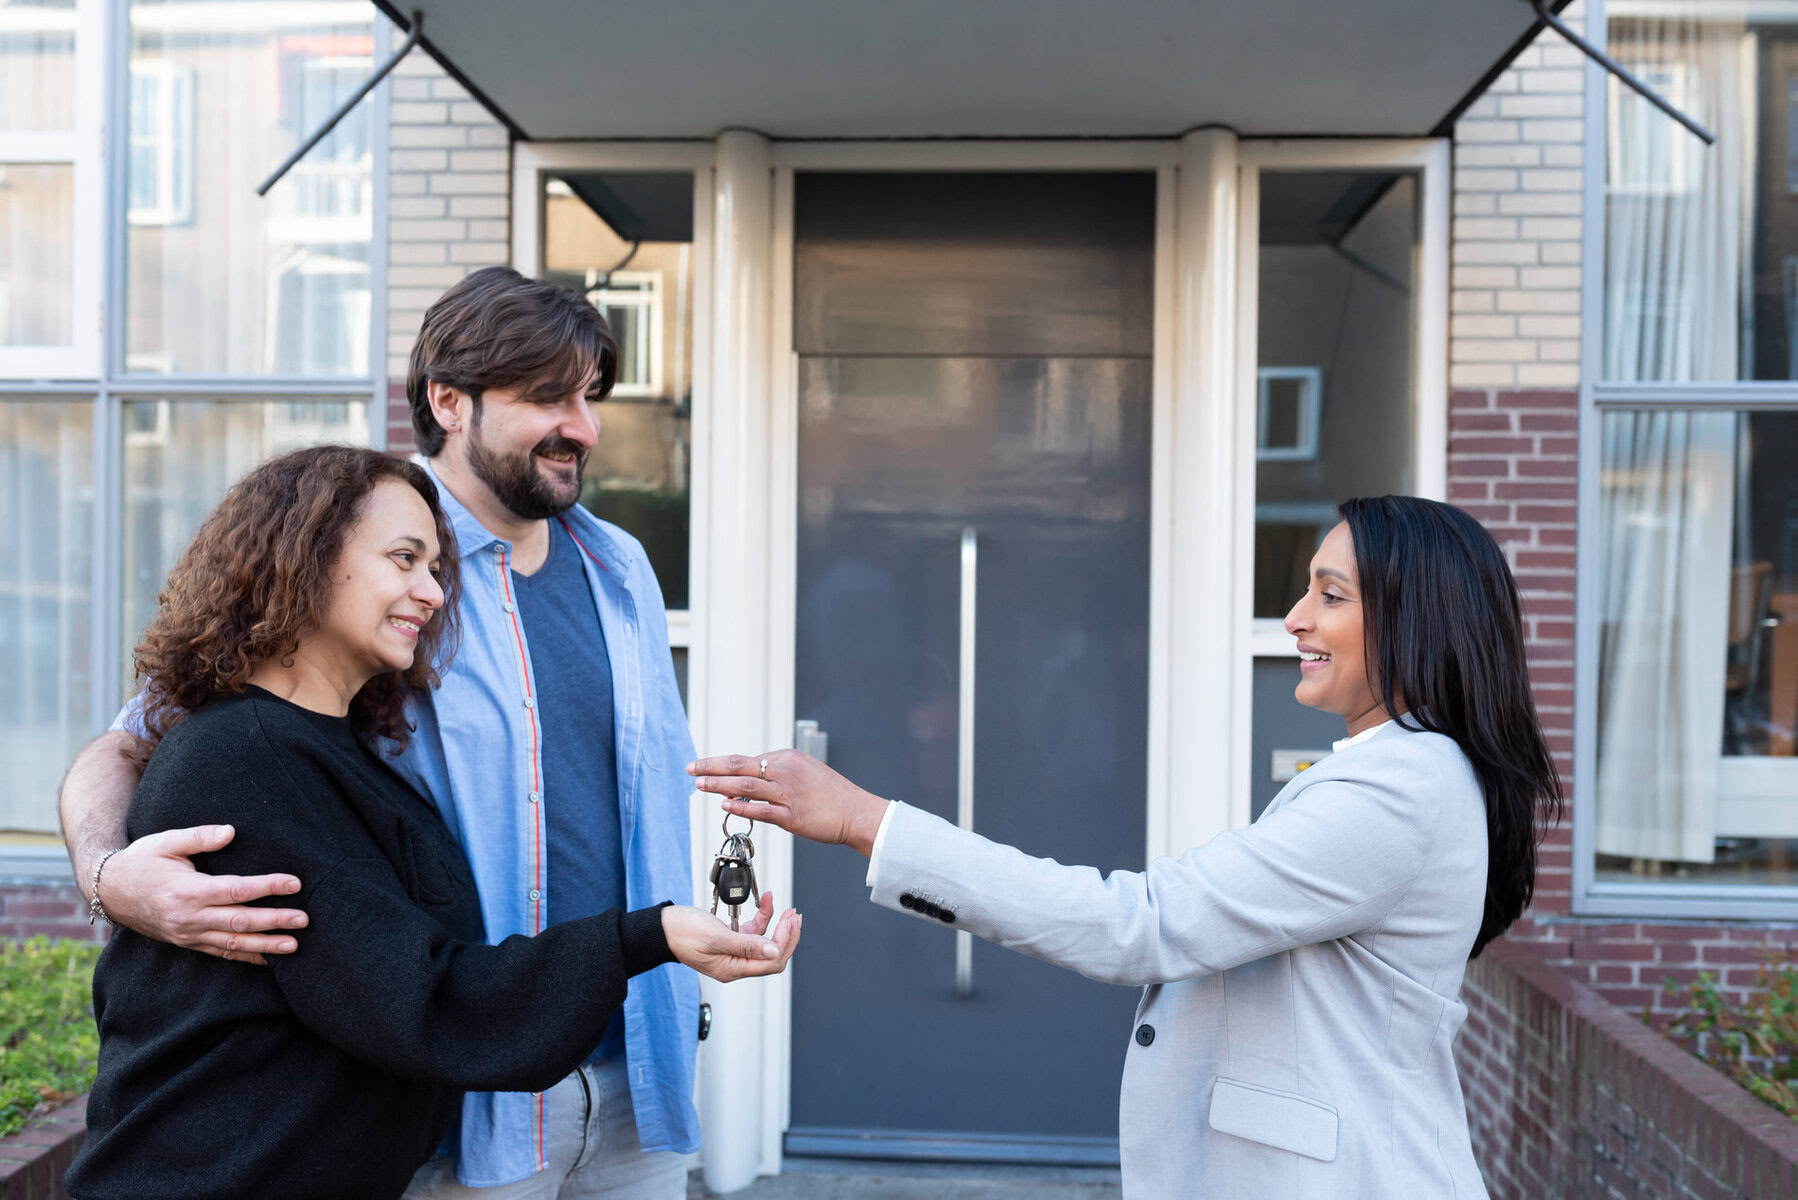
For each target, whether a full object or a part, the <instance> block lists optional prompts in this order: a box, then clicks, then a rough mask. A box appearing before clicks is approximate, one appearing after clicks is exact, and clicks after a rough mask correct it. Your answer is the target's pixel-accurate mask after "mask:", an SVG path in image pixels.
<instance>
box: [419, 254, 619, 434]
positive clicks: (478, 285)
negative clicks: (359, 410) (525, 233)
mask: <svg viewBox="0 0 1798 1200" xmlns="http://www.w3.org/2000/svg"><path fill="white" fill-rule="evenodd" d="M590 372H595V373H597V378H596V379H595V380H594V382H593V386H592V388H591V389H589V391H588V398H589V399H593V400H604V399H605V398H606V397H607V396H609V395H611V393H612V385H613V384H615V383H616V382H617V381H618V343H617V342H616V341H614V340H613V338H612V331H611V330H609V329H607V328H606V319H605V318H604V317H602V316H601V315H600V313H599V310H598V309H596V308H594V307H593V305H592V304H591V303H589V302H588V300H587V298H586V297H585V296H583V295H581V294H580V293H579V292H577V291H574V290H573V289H571V288H565V287H563V286H561V285H560V284H555V283H548V282H546V281H544V280H541V279H527V278H525V277H524V276H523V275H520V274H519V273H518V272H517V271H514V270H513V269H512V268H511V267H483V268H482V269H481V270H479V271H476V272H474V273H473V274H471V275H469V276H467V277H466V278H465V279H463V280H462V281H461V282H460V283H457V284H456V285H455V286H453V287H451V288H450V290H449V291H447V292H445V293H443V295H441V296H439V297H438V298H437V301H436V303H434V304H432V305H431V307H430V308H429V309H428V310H427V311H426V312H425V319H424V324H423V325H422V326H421V327H420V328H419V331H418V340H417V341H416V342H414V343H413V344H412V361H411V365H410V367H409V369H408V370H407V372H406V399H407V400H408V401H409V402H410V404H411V406H412V432H413V434H414V435H415V436H416V437H417V439H418V448H419V449H420V450H422V451H424V453H425V454H426V455H427V456H434V455H435V454H436V453H437V452H438V451H440V450H442V449H443V438H444V433H443V426H441V425H439V424H438V423H437V417H436V416H435V415H434V414H433V413H432V412H431V397H430V388H429V386H428V385H429V384H430V382H431V381H432V380H436V381H437V382H438V383H445V384H448V385H449V386H451V387H453V388H456V389H457V390H458V391H462V392H466V393H468V396H469V398H470V399H472V400H473V401H474V403H475V406H476V408H477V409H478V408H479V406H480V403H481V393H482V392H484V391H486V390H487V389H488V388H495V387H512V386H514V385H515V384H521V383H535V382H537V381H539V380H543V381H546V386H544V387H542V388H540V389H538V390H541V391H545V392H549V393H551V394H554V395H564V394H566V393H568V392H570V391H573V390H574V389H575V388H577V387H579V386H580V385H581V383H582V381H583V380H585V379H586V378H587V375H588V374H589V373H590Z"/></svg>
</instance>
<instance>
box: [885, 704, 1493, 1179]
mask: <svg viewBox="0 0 1798 1200" xmlns="http://www.w3.org/2000/svg"><path fill="white" fill-rule="evenodd" d="M871 870H872V873H873V880H872V882H873V888H874V891H873V900H874V902H875V903H877V904H881V905H884V906H885V907H888V908H893V909H897V910H900V911H906V912H909V913H911V914H912V915H913V916H916V917H919V918H920V919H922V920H926V921H930V922H932V923H933V924H938V925H940V926H941V927H942V928H944V929H965V930H967V931H968V932H970V933H973V934H975V935H976V936H978V937H982V938H986V939H988V940H989V941H993V942H997V943H998V944H999V945H1001V946H1007V947H1010V948H1011V949H1013V950H1017V951H1020V952H1022V953H1024V954H1028V955H1031V956H1032V957H1035V958H1040V959H1042V960H1044V961H1045V962H1051V963H1055V964H1057V965H1059V966H1063V967H1067V968H1069V969H1070V970H1074V971H1078V972H1080V973H1081V974H1082V975H1085V976H1088V977H1089V978H1092V979H1097V980H1101V981H1103V982H1107V983H1118V984H1129V985H1147V986H1146V988H1145V990H1144V991H1143V996H1142V1002H1141V1004H1139V1005H1138V1007H1137V1012H1136V1024H1135V1026H1134V1028H1133V1029H1132V1030H1130V1031H1129V1034H1130V1036H1129V1040H1128V1042H1127V1045H1126V1057H1125V1062H1124V1083H1123V1094H1122V1096H1121V1097H1120V1100H1119V1112H1118V1117H1119V1126H1120V1129H1121V1137H1122V1155H1123V1177H1124V1194H1125V1195H1126V1196H1128V1197H1132V1198H1135V1200H1146V1198H1150V1197H1155V1198H1159V1197H1164V1196H1166V1197H1195V1198H1200V1197H1204V1198H1209V1197H1220V1198H1226V1200H1234V1198H1236V1197H1256V1198H1262V1197H1265V1198H1286V1197H1290V1198H1292V1200H1298V1198H1300V1197H1304V1198H1305V1200H1324V1198H1336V1197H1343V1198H1347V1197H1356V1198H1359V1197H1365V1198H1367V1200H1391V1198H1397V1197H1402V1198H1405V1200H1412V1198H1419V1200H1421V1198H1424V1197H1446V1196H1453V1197H1481V1198H1483V1197H1485V1195H1486V1188H1485V1184H1484V1183H1483V1181H1482V1180H1481V1178H1480V1171H1479V1167H1478V1166H1476V1165H1475V1163H1474V1160H1473V1150H1472V1147H1471V1145H1470V1144H1469V1142H1468V1137H1467V1115H1466V1109H1465V1107H1464V1104H1463V1101H1462V1097H1461V1084H1460V1080H1459V1078H1458V1077H1457V1076H1456V1074H1455V1062H1454V1058H1453V1057H1452V1055H1451V1053H1450V1046H1451V1044H1452V1043H1453V1041H1454V1037H1455V1034H1456V1032H1457V1031H1458V1030H1459V1029H1460V1028H1461V1024H1462V1022H1463V1021H1465V1020H1466V1018H1467V1010H1466V1008H1464V1007H1463V1006H1462V1004H1461V1002H1460V1000H1459V998H1458V993H1459V991H1460V988H1461V975H1462V972H1463V970H1464V968H1465V967H1466V964H1467V955H1468V952H1469V951H1470V950H1471V949H1472V947H1473V941H1474V937H1475V935H1476V934H1477V933H1478V932H1479V927H1480V918H1481V912H1482V907H1483V903H1484V894H1485V887H1486V819H1485V806H1484V802H1483V800H1482V796H1481V792H1480V787H1479V784H1478V782H1477V780H1476V779H1475V777H1474V774H1473V768H1472V766H1471V765H1470V764H1469V763H1468V761H1467V759H1466V757H1465V756H1464V755H1463V754H1462V753H1461V750H1460V748H1459V747H1458V746H1456V745H1455V743H1454V742H1453V741H1452V740H1451V739H1449V738H1447V737H1444V736H1442V735H1440V734H1433V733H1415V732H1411V731H1408V730H1404V729H1401V728H1400V727H1399V726H1398V725H1397V724H1396V723H1393V724H1388V725H1387V726H1386V727H1384V728H1383V729H1381V730H1379V731H1378V732H1377V733H1375V734H1374V735H1373V736H1372V737H1370V738H1368V739H1367V740H1366V741H1364V742H1360V743H1357V744H1356V745H1353V746H1350V747H1348V748H1346V749H1344V750H1342V751H1341V752H1339V753H1337V754H1334V755H1331V756H1330V757H1328V758H1326V759H1324V760H1323V761H1322V762H1320V763H1318V764H1317V765H1315V766H1313V767H1311V768H1310V769H1309V770H1306V771H1304V772H1302V773H1301V774H1300V775H1299V776H1298V777H1297V778H1296V779H1294V780H1293V781H1292V782H1291V783H1289V784H1287V785H1286V787H1285V789H1284V790H1282V791H1281V792H1280V794H1279V796H1277V797H1276V798H1275V799H1274V802H1273V803H1272V804H1271V805H1269V806H1268V809H1267V811H1266V812H1265V813H1264V814H1262V816H1261V819H1260V820H1258V821H1256V822H1255V823H1254V824H1253V825H1251V826H1250V827H1249V828H1247V829H1243V830H1238V831H1234V832H1231V833H1225V834H1221V835H1219V836H1218V837H1215V838H1213V839H1211V840H1210V841H1209V842H1206V843H1205V844H1204V845H1203V846H1200V847H1198V848H1197V849H1194V850H1189V851H1187V852H1186V853H1185V854H1184V855H1182V856H1181V857H1180V858H1177V859H1174V858H1163V859H1158V860H1156V861H1155V862H1154V863H1152V864H1150V866H1149V868H1148V870H1147V871H1144V872H1141V873H1137V872H1134V871H1114V872H1112V873H1111V874H1110V875H1108V876H1101V875H1100V874H1099V872H1098V871H1096V870H1094V869H1092V868H1091V867H1068V866H1062V865H1061V864H1060V863H1057V862H1055V861H1053V860H1051V859H1043V858H1031V857H1029V856H1027V855H1025V854H1022V853H1020V852H1019V851H1017V850H1014V849H1012V848H1010V847H1009V846H1000V845H997V844H995V843H993V842H989V841H987V840H986V839H984V838H981V837H979V836H977V835H974V834H971V833H965V832H963V831H961V830H960V829H957V828H956V827H955V826H953V825H950V824H949V823H947V822H946V821H943V820H940V819H939V818H937V817H934V816H931V815H930V814H928V813H925V812H922V811H920V810H918V809H915V808H911V807H908V806H906V805H903V804H896V805H894V806H892V809H891V811H890V814H889V817H888V820H887V823H886V828H885V830H884V831H883V833H882V835H881V840H880V844H879V847H878V850H877V853H876V857H875V862H874V863H873V864H872V867H871ZM1045 897H1053V898H1054V900H1053V903H1052V904H1048V905H1045V902H1044V900H1045Z"/></svg>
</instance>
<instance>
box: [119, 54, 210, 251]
mask: <svg viewBox="0 0 1798 1200" xmlns="http://www.w3.org/2000/svg"><path fill="white" fill-rule="evenodd" d="M140 80H143V81H154V82H155V88H156V104H155V112H154V115H155V132H154V133H153V134H152V135H151V138H152V141H151V143H150V144H151V146H152V147H153V149H154V150H155V157H156V173H155V183H156V202H155V203H154V204H145V205H131V204H130V200H129V197H130V194H131V181H130V179H129V178H127V180H126V183H125V194H126V197H127V201H126V203H127V209H126V217H125V219H126V220H127V221H128V222H129V223H130V224H132V225H185V224H187V223H188V222H190V221H192V220H193V219H194V73H193V68H192V67H187V66H183V65H181V64H180V63H174V62H170V61H168V60H167V59H160V58H152V59H146V60H144V61H142V62H134V63H132V64H131V79H130V84H131V86H132V87H133V88H135V87H136V86H137V84H138V82H139V81H140ZM137 140H138V138H137V135H136V134H135V133H133V132H132V131H131V129H129V128H127V129H126V130H125V161H124V162H123V163H122V164H120V169H121V170H124V171H125V172H126V173H127V176H129V172H130V169H131V157H132V152H133V151H134V150H135V148H136V147H135V143H136V142H137Z"/></svg>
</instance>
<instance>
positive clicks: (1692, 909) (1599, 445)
mask: <svg viewBox="0 0 1798 1200" xmlns="http://www.w3.org/2000/svg"><path fill="white" fill-rule="evenodd" d="M1616 7H1617V8H1618V9H1619V10H1621V9H1623V8H1624V7H1626V5H1625V4H1623V3H1619V4H1617V5H1616ZM1630 7H1635V6H1630ZM1605 9H1606V4H1605V0H1587V4H1586V28H1587V36H1588V37H1590V38H1592V39H1593V40H1594V41H1595V43H1596V44H1598V45H1600V46H1604V45H1607V44H1608V41H1609V38H1608V31H1607V27H1606V20H1605V16H1606V14H1605ZM1585 70H1586V96H1585V102H1586V114H1585V136H1586V140H1585V146H1586V153H1585V166H1584V170H1585V178H1584V192H1585V194H1584V199H1583V207H1584V210H1585V212H1586V214H1587V216H1588V219H1587V220H1586V222H1585V228H1584V231H1583V234H1582V245H1581V262H1582V264H1583V270H1582V277H1581V281H1580V283H1581V289H1580V290H1581V296H1580V313H1581V321H1580V341H1581V345H1580V389H1579V395H1580V399H1579V488H1578V497H1579V499H1578V512H1577V522H1578V526H1577V527H1578V529H1579V531H1580V533H1579V544H1578V548H1577V557H1576V560H1575V568H1574V571H1575V577H1576V578H1577V579H1578V580H1580V583H1581V586H1580V587H1579V588H1578V589H1577V592H1576V596H1575V603H1574V707H1573V713H1574V718H1573V795H1572V803H1571V804H1570V805H1569V817H1570V819H1571V820H1572V822H1573V883H1572V896H1571V898H1570V907H1571V909H1572V912H1573V914H1574V915H1575V916H1582V917H1584V916H1592V917H1621V918H1625V919H1629V920H1656V919H1675V920H1678V919H1732V918H1734V919H1753V920H1765V921H1789V920H1793V919H1795V918H1798V886H1778V885H1772V884H1727V883H1722V882H1709V881H1701V882H1692V883H1678V882H1648V881H1644V882H1636V881H1629V882H1624V881H1606V882H1600V881H1599V880H1598V878H1597V875H1598V855H1597V834H1596V828H1595V823H1596V819H1597V807H1598V806H1597V788H1598V634H1599V624H1600V613H1599V597H1598V588H1597V586H1596V582H1595V581H1596V580H1597V579H1598V571H1599V545H1598V540H1599V537H1600V536H1601V531H1600V529H1599V520H1598V518H1599V476H1600V467H1601V463H1600V456H1601V455H1602V452H1603V439H1602V429H1601V423H1602V421H1603V417H1604V414H1605V413H1606V412H1607V411H1642V410H1652V409H1656V408H1661V409H1679V410H1686V411H1690V410H1693V409H1704V408H1709V409H1711V410H1713V411H1718V412H1730V413H1747V412H1785V413H1798V381H1792V382H1775V383H1760V382H1753V381H1748V382H1733V383H1732V382H1718V383H1703V384H1690V383H1610V382H1607V381H1605V380H1604V379H1603V378H1602V373H1603V369H1604V324H1605V293H1606V288H1605V227H1606V222H1605V219H1604V218H1605V212H1606V203H1605V201H1606V191H1607V189H1606V182H1605V181H1606V172H1607V169H1608V167H1609V165H1610V147H1609V136H1610V113H1609V108H1608V101H1609V97H1610V96H1611V95H1612V94H1613V93H1612V85H1611V83H1610V80H1609V78H1608V76H1606V74H1605V73H1604V72H1603V70H1601V69H1600V68H1598V67H1597V66H1595V65H1594V64H1591V63H1588V64H1586V68H1585ZM1675 102H1676V103H1677V100H1676V101H1675ZM1674 128H1675V132H1676V133H1677V134H1678V135H1680V136H1684V131H1683V130H1678V129H1677V127H1674ZM1675 182H1678V181H1675ZM1660 190H1661V191H1663V192H1664V191H1671V190H1673V189H1672V188H1671V187H1669V188H1664V189H1660ZM1625 193H1626V194H1642V189H1641V188H1636V187H1632V188H1628V189H1626V190H1625ZM1724 770H1725V771H1726V772H1727V773H1728V775H1729V778H1730V779H1731V780H1733V783H1732V784H1731V785H1730V786H1731V787H1732V790H1734V791H1736V793H1737V794H1738V795H1739V796H1740V797H1741V800H1742V801H1743V803H1744V804H1745V805H1748V806H1754V805H1757V804H1763V803H1764V801H1765V800H1766V799H1767V798H1768V797H1771V796H1774V795H1778V796H1780V797H1781V798H1782V799H1785V798H1789V797H1790V796H1791V795H1792V794H1794V788H1795V787H1798V758H1794V759H1792V760H1790V761H1789V762H1786V761H1781V760H1774V759H1768V758H1764V757H1757V756H1744V757H1741V758H1738V759H1737V760H1736V761H1734V762H1730V761H1729V760H1728V759H1726V760H1725V762H1724Z"/></svg>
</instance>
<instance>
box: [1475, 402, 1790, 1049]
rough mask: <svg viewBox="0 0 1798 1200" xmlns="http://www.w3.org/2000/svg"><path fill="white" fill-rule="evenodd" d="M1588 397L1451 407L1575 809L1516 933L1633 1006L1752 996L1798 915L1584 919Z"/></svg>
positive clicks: (1663, 1008) (1666, 1008)
mask: <svg viewBox="0 0 1798 1200" xmlns="http://www.w3.org/2000/svg"><path fill="white" fill-rule="evenodd" d="M1578 412H1579V396H1578V393H1576V392H1573V391H1520V390H1509V389H1496V388H1495V389H1481V390H1466V389H1463V390H1458V391H1456V392H1454V393H1453V395H1452V397H1451V402H1450V412H1449V438H1450V441H1449V468H1448V469H1449V498H1450V499H1451V500H1452V501H1453V502H1454V503H1456V504H1459V505H1460V506H1462V507H1463V508H1465V509H1467V510H1468V511H1469V512H1471V513H1472V514H1473V515H1474V516H1476V517H1478V518H1479V519H1480V520H1481V521H1483V522H1484V523H1485V524H1486V527H1487V528H1489V529H1490V530H1492V533H1493V535H1494V536H1495V537H1497V538H1498V540H1499V541H1500V542H1501V543H1502V544H1503V545H1504V547H1505V551H1506V553H1507V555H1508V556H1509V557H1510V560H1511V567H1512V570H1513V571H1514V572H1515V574H1516V576H1517V583H1518V587H1519V588H1520V589H1521V591H1522V593H1523V606H1524V616H1525V620H1526V621H1527V623H1528V635H1529V655H1530V676H1531V680H1532V682H1533V684H1534V691H1535V696H1536V706H1537V710H1538V712H1540V714H1541V717H1542V724H1543V728H1544V730H1545V732H1546V733H1547V734H1548V739H1549V743H1550V745H1551V746H1552V748H1553V749H1554V752H1555V756H1556V761H1557V762H1558V763H1559V764H1560V768H1561V776H1562V783H1563V785H1564V786H1565V787H1566V788H1567V789H1568V811H1567V817H1566V819H1564V820H1563V821H1562V822H1561V823H1560V825H1559V826H1557V827H1556V828H1555V829H1554V830H1553V831H1552V832H1551V833H1550V834H1549V836H1548V839H1547V840H1546V842H1545V843H1544V844H1543V847H1542V851H1541V860H1540V869H1539V873H1538V876H1537V884H1536V903H1535V905H1534V907H1533V909H1532V910H1531V914H1530V917H1529V918H1526V919H1525V920H1524V921H1522V922H1519V923H1518V925H1516V926H1515V927H1513V929H1512V931H1511V933H1510V934H1509V937H1510V938H1511V939H1512V940H1514V941H1530V942H1539V943H1542V944H1543V946H1544V952H1545V953H1546V954H1548V955H1549V956H1550V958H1551V961H1553V962H1556V963H1558V964H1560V965H1562V966H1563V967H1564V968H1565V969H1566V970H1567V971H1568V972H1569V974H1570V976H1571V977H1572V978H1574V979H1576V980H1578V981H1579V982H1581V983H1584V984H1587V985H1589V986H1590V987H1592V988H1594V989H1595V990H1597V991H1598V992H1599V993H1601V994H1602V995H1604V996H1605V997H1606V998H1607V999H1609V1000H1610V1001H1611V1002H1612V1003H1614V1004H1618V1005H1621V1006H1623V1007H1625V1008H1627V1009H1630V1010H1633V1011H1638V1012H1639V1011H1640V1010H1641V1009H1643V1008H1644V1007H1652V1008H1653V1009H1654V1010H1656V1011H1657V1012H1659V1013H1662V1014H1670V1013H1672V1012H1674V1011H1676V1010H1677V1009H1678V1007H1679V1006H1678V1005H1677V1004H1676V1003H1674V1002H1672V998H1671V997H1669V996H1668V995H1667V994H1666V992H1665V990H1664V984H1665V982H1666V981H1667V980H1672V981H1673V982H1674V983H1676V984H1686V983H1690V982H1691V981H1692V980H1694V979H1695V978H1697V976H1698V973H1699V972H1700V971H1703V970H1708V971H1710V972H1711V973H1712V974H1714V975H1717V976H1718V977H1719V978H1720V979H1721V981H1722V983H1723V985H1724V986H1725V987H1726V988H1727V989H1729V990H1731V991H1733V992H1736V993H1738V995H1740V994H1741V993H1744V992H1746V991H1747V990H1748V989H1749V988H1750V987H1751V986H1752V985H1753V982H1754V975H1755V966H1754V964H1756V963H1758V962H1760V961H1761V960H1762V959H1763V957H1764V956H1765V955H1766V954H1767V953H1769V952H1770V951H1777V950H1779V949H1782V948H1784V947H1785V946H1786V945H1788V944H1793V945H1794V946H1798V927H1794V926H1793V925H1792V924H1789V923H1787V924H1768V923H1750V922H1741V921H1728V922H1726V921H1685V922H1679V921H1653V920H1650V921H1636V922H1628V921H1625V922H1619V921H1617V920H1616V919H1615V918H1596V919H1595V918H1578V917H1573V916H1571V915H1569V914H1570V912H1571V902H1572V869H1573V861H1572V844H1571V843H1572V819H1571V818H1572V798H1573V797H1572V786H1573V781H1572V775H1573V645H1574V639H1573V600H1574V540H1575V532H1576V529H1575V525H1576V518H1577V513H1578V509H1577V496H1576V485H1577V478H1578V425H1579V419H1578Z"/></svg>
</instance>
